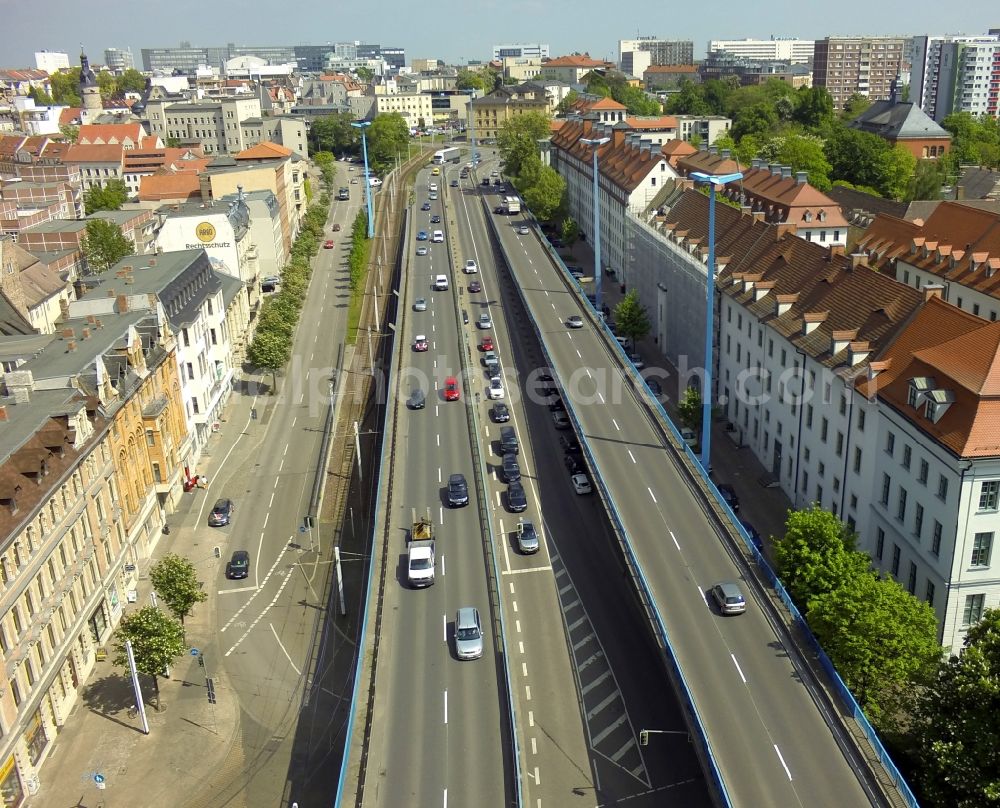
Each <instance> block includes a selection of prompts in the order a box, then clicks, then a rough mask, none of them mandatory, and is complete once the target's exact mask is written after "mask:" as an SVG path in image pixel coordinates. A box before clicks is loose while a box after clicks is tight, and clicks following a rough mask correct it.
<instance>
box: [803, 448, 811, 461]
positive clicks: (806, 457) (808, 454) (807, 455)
mask: <svg viewBox="0 0 1000 808" xmlns="http://www.w3.org/2000/svg"><path fill="white" fill-rule="evenodd" d="M810 457H812V452H811V451H809V447H808V446H806V448H805V449H803V450H802V459H803V460H805V461H806V463H808V462H809V458H810Z"/></svg>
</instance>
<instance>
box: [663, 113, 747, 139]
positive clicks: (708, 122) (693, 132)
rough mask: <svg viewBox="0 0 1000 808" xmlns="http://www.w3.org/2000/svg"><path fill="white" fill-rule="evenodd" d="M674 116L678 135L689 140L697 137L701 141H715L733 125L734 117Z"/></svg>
mask: <svg viewBox="0 0 1000 808" xmlns="http://www.w3.org/2000/svg"><path fill="white" fill-rule="evenodd" d="M674 118H676V120H677V136H678V137H679V138H680V139H681V140H686V141H689V142H690V141H692V140H694V139H695V138H697V139H698V142H699V143H707V144H712V143H715V141H716V140H718V139H719V138H720V137H722V136H723V135H725V134H727V133H728V132H729V128H730V127H731V126H732V125H733V121H732V119H731V118H727V117H725V116H724V115H675V116H674Z"/></svg>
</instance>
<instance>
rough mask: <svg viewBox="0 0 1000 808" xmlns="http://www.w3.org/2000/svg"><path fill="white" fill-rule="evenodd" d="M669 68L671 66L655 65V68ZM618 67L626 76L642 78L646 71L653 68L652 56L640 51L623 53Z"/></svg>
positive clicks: (647, 52)
mask: <svg viewBox="0 0 1000 808" xmlns="http://www.w3.org/2000/svg"><path fill="white" fill-rule="evenodd" d="M670 66H672V65H656V67H670ZM618 67H619V68H620V69H621V71H622V73H624V74H625V75H626V76H643V75H644V74H645V73H646V71H647V70H649V69H650V68H651V67H653V54H652V53H650V52H649V51H640V50H635V51H625V52H624V53H623V54H622V58H621V61H620V62H619V63H618Z"/></svg>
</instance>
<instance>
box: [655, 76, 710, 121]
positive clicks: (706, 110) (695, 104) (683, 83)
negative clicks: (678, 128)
mask: <svg viewBox="0 0 1000 808" xmlns="http://www.w3.org/2000/svg"><path fill="white" fill-rule="evenodd" d="M677 86H678V91H677V92H676V93H674V94H673V95H671V96H670V98H669V99H667V103H666V105H665V106H666V110H667V112H668V113H670V114H671V115H711V114H712V108H711V107H710V106H709V104H708V102H707V101H706V100H705V96H704V91H703V90H702V88H701V87H700V86H699V85H697V84H695V83H694V82H693V81H691V79H688V78H683V79H681V80H680V81H679V82H678V83H677Z"/></svg>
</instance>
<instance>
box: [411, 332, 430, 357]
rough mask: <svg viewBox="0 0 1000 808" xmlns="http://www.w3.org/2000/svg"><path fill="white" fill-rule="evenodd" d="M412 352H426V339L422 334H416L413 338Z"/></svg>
mask: <svg viewBox="0 0 1000 808" xmlns="http://www.w3.org/2000/svg"><path fill="white" fill-rule="evenodd" d="M413 350H414V351H416V352H417V353H423V352H424V351H426V350H427V337H425V336H424V335H423V334H417V336H415V337H414V338H413Z"/></svg>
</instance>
